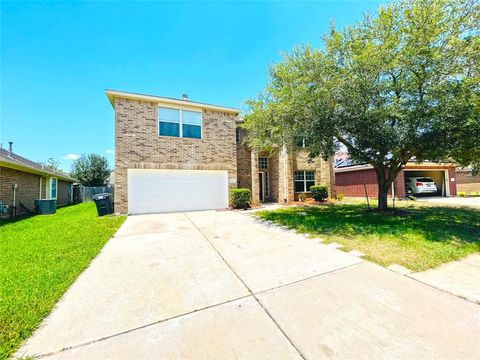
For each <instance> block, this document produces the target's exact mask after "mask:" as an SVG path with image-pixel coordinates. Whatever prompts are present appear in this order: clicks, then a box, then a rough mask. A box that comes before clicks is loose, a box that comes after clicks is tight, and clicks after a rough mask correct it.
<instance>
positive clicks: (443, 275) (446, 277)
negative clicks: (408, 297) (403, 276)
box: [408, 253, 480, 304]
mask: <svg viewBox="0 0 480 360" xmlns="http://www.w3.org/2000/svg"><path fill="white" fill-rule="evenodd" d="M408 276H409V277H411V278H414V279H417V280H419V281H421V282H423V283H425V284H428V285H431V286H434V287H436V288H437V289H441V290H444V291H447V292H449V293H451V294H454V295H457V296H460V297H462V298H464V299H467V300H470V301H473V302H476V303H478V304H480V254H479V253H476V254H472V255H469V256H467V257H465V258H463V259H460V260H457V261H452V262H449V263H446V264H443V265H440V266H439V267H437V268H435V269H430V270H426V271H421V272H417V273H413V274H410V275H408Z"/></svg>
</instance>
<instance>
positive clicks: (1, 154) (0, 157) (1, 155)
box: [0, 148, 76, 182]
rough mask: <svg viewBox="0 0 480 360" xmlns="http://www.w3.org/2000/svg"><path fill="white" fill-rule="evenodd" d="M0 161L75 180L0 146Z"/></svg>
mask: <svg viewBox="0 0 480 360" xmlns="http://www.w3.org/2000/svg"><path fill="white" fill-rule="evenodd" d="M0 161H1V162H4V163H8V164H12V165H16V166H18V167H21V168H24V169H26V171H28V170H32V171H33V172H36V173H38V172H41V173H44V174H48V175H52V176H56V177H58V178H60V179H63V180H68V181H72V182H75V181H76V180H75V179H73V178H72V177H70V176H68V175H67V174H64V173H61V172H58V171H52V170H50V169H46V168H45V167H44V166H43V165H42V164H39V163H38V162H35V161H32V160H29V159H27V158H25V157H23V156H20V155H18V154H15V153H12V154H10V152H9V151H8V150H6V149H2V148H0Z"/></svg>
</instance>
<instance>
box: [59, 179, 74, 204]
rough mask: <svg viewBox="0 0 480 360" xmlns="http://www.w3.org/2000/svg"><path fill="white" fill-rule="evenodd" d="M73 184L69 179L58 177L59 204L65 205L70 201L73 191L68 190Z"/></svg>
mask: <svg viewBox="0 0 480 360" xmlns="http://www.w3.org/2000/svg"><path fill="white" fill-rule="evenodd" d="M70 186H71V183H69V182H68V181H63V180H60V179H58V182H57V206H63V205H67V204H68V203H70V198H71V192H69V191H68V188H69V187H70Z"/></svg>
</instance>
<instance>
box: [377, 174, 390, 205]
mask: <svg viewBox="0 0 480 360" xmlns="http://www.w3.org/2000/svg"><path fill="white" fill-rule="evenodd" d="M389 187H390V184H388V183H387V181H385V180H384V179H382V181H379V182H378V207H377V209H378V210H380V211H386V210H387V209H388V188H389Z"/></svg>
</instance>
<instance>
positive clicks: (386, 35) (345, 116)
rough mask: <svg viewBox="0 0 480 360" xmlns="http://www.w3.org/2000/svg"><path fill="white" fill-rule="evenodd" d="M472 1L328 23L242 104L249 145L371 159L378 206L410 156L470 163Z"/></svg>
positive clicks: (398, 8) (475, 115)
mask: <svg viewBox="0 0 480 360" xmlns="http://www.w3.org/2000/svg"><path fill="white" fill-rule="evenodd" d="M479 24H480V8H479V5H478V2H477V1H471V0H419V1H400V2H396V3H392V4H389V5H386V6H384V7H381V8H380V9H379V10H378V13H377V14H376V15H371V14H370V15H366V16H365V17H364V19H363V21H361V22H360V23H358V24H355V25H352V26H349V27H347V28H345V29H341V30H338V29H336V28H335V26H333V25H332V26H331V29H330V32H329V33H328V34H326V35H325V36H324V44H323V46H322V47H321V48H318V49H314V48H312V47H311V46H302V47H298V48H296V49H295V50H294V51H293V52H292V53H290V54H287V55H285V56H284V58H283V60H282V61H281V62H280V63H278V64H276V65H274V66H273V67H272V68H271V70H270V80H269V83H268V86H267V88H266V89H265V91H263V92H262V93H261V94H260V95H259V96H258V97H257V98H256V99H253V100H250V101H248V105H249V107H250V111H249V113H248V114H247V115H246V117H245V125H244V126H245V127H246V129H247V130H248V138H247V142H248V143H249V145H251V146H253V147H256V148H262V149H269V150H275V149H280V148H281V147H282V146H292V144H294V142H295V138H298V137H303V138H304V139H305V140H306V141H307V143H308V144H309V148H308V151H309V153H310V156H311V157H316V156H322V157H324V158H325V159H326V158H328V157H329V156H331V155H332V154H334V153H335V151H337V150H339V149H340V148H346V149H347V150H348V153H349V156H350V158H351V159H352V160H353V161H354V162H357V163H367V164H371V165H372V166H373V167H374V169H375V171H376V173H377V180H378V184H379V208H380V209H386V207H387V202H386V200H387V191H388V188H389V187H390V186H391V184H392V182H393V180H394V179H395V177H396V175H397V174H398V172H399V171H400V170H401V169H402V168H403V166H404V165H405V164H406V163H407V162H408V161H410V160H411V159H416V160H417V161H421V160H426V159H428V160H456V161H458V162H460V163H461V164H463V165H468V164H470V163H475V162H478V161H479V158H480V157H479V155H480V143H479V139H480V120H479V114H480V111H479V110H480V100H479V89H480V85H479V80H480V77H479V66H480V40H479Z"/></svg>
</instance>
